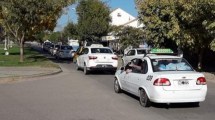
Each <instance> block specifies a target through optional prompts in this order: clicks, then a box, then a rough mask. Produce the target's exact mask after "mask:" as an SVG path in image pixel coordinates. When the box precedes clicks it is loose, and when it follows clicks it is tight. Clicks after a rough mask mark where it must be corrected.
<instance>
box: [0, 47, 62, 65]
mask: <svg viewBox="0 0 215 120" xmlns="http://www.w3.org/2000/svg"><path fill="white" fill-rule="evenodd" d="M8 51H9V55H5V51H4V45H2V44H1V45H0V66H41V67H58V65H57V64H54V63H53V62H52V61H50V60H49V59H47V58H46V57H44V56H43V55H42V54H40V53H38V52H37V51H35V50H33V49H32V48H30V47H25V48H24V62H23V63H21V62H19V46H17V45H14V46H13V47H12V48H10V49H9V50H8Z"/></svg>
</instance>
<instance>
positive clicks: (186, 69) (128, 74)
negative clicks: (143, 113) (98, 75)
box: [114, 55, 207, 107]
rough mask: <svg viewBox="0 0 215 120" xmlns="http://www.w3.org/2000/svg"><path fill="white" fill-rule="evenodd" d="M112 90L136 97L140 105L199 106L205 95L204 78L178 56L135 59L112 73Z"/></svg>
mask: <svg viewBox="0 0 215 120" xmlns="http://www.w3.org/2000/svg"><path fill="white" fill-rule="evenodd" d="M114 90H115V92H116V93H120V92H121V91H122V90H124V91H127V92H129V93H132V94H134V95H136V96H138V97H139V101H140V104H141V105H142V106H144V107H149V106H150V103H151V102H155V103H192V104H193V105H196V106H199V102H202V101H204V100H205V97H206V93H207V85H206V79H205V77H204V75H203V74H202V73H199V72H196V71H195V70H194V69H193V68H192V67H191V65H190V64H189V63H188V62H187V61H186V60H185V59H184V58H181V57H178V56H171V55H152V56H145V57H144V58H142V59H134V60H132V61H131V62H129V63H128V64H127V65H126V66H125V67H121V69H120V70H117V72H116V73H115V81H114Z"/></svg>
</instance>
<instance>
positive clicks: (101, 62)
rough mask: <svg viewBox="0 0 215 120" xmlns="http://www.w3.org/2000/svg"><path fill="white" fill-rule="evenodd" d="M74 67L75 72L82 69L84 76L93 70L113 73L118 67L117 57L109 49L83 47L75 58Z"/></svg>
mask: <svg viewBox="0 0 215 120" xmlns="http://www.w3.org/2000/svg"><path fill="white" fill-rule="evenodd" d="M76 65H77V70H79V69H84V73H85V74H88V73H90V72H91V71H93V70H102V71H111V72H112V73H115V71H116V69H117V66H118V57H117V56H116V55H115V54H114V53H113V51H112V50H111V49H110V48H109V47H103V46H94V47H85V48H83V50H82V52H81V54H80V55H79V56H78V57H77V62H76Z"/></svg>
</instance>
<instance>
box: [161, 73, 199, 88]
mask: <svg viewBox="0 0 215 120" xmlns="http://www.w3.org/2000/svg"><path fill="white" fill-rule="evenodd" d="M202 76H203V74H201V73H196V72H188V71H186V72H181V71H175V72H162V73H161V72H160V73H159V76H158V77H159V78H167V79H169V81H170V83H171V85H170V86H163V89H164V90H167V91H177V90H199V89H201V88H202V85H196V81H197V79H198V78H199V77H202Z"/></svg>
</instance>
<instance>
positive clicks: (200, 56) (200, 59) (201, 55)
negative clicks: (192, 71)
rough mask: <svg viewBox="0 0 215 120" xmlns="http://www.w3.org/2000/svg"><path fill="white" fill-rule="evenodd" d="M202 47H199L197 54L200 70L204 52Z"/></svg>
mask: <svg viewBox="0 0 215 120" xmlns="http://www.w3.org/2000/svg"><path fill="white" fill-rule="evenodd" d="M204 50H205V49H204V48H200V52H199V56H198V69H199V70H202V66H203V65H202V59H203V54H204Z"/></svg>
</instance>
